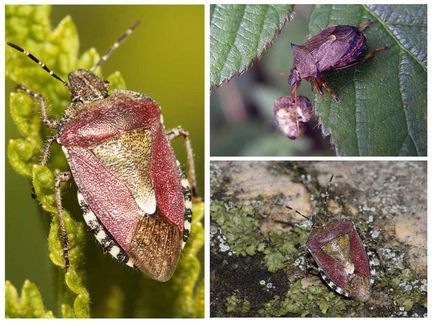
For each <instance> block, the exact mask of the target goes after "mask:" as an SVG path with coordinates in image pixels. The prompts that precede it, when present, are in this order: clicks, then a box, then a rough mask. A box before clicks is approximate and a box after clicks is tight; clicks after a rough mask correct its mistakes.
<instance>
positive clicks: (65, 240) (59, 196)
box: [54, 172, 72, 271]
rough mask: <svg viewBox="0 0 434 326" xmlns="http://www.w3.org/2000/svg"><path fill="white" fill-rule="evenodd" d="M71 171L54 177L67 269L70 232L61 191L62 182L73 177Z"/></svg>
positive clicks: (66, 267) (66, 266) (60, 231)
mask: <svg viewBox="0 0 434 326" xmlns="http://www.w3.org/2000/svg"><path fill="white" fill-rule="evenodd" d="M71 177H72V176H71V173H70V172H60V173H58V174H57V175H56V178H55V179H54V194H55V198H56V208H57V216H58V218H59V233H60V237H61V239H62V247H63V259H64V260H65V270H66V271H67V270H68V268H69V266H70V264H69V254H68V247H69V242H68V234H67V233H66V228H65V221H64V219H63V208H62V194H61V191H60V184H61V183H62V182H67V181H68V180H70V179H71Z"/></svg>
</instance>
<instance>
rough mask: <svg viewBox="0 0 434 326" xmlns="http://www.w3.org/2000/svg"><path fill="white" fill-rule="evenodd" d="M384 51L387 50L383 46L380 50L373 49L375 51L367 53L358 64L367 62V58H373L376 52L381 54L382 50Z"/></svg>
mask: <svg viewBox="0 0 434 326" xmlns="http://www.w3.org/2000/svg"><path fill="white" fill-rule="evenodd" d="M386 49H387V46H383V47H382V48H375V49H373V50H371V51H369V52H368V53H367V54H366V55H365V57H364V58H363V59H362V60H360V61H359V62H358V63H359V64H362V63H364V62H365V61H366V60H368V59H369V58H371V57H373V56H374V55H375V54H376V53H377V52H381V51H384V50H386Z"/></svg>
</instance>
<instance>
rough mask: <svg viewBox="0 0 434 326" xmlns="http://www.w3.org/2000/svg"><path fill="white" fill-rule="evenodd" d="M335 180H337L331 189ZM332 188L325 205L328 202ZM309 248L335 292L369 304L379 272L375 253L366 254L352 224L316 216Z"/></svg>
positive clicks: (325, 199)
mask: <svg viewBox="0 0 434 326" xmlns="http://www.w3.org/2000/svg"><path fill="white" fill-rule="evenodd" d="M332 179H333V176H331V178H330V181H329V185H330V183H331V182H332ZM328 188H329V187H327V191H326V195H325V197H324V204H326V202H327V200H328ZM287 207H288V208H290V209H292V208H291V207H289V206H287ZM296 212H297V213H298V214H300V215H302V216H303V217H305V218H307V217H306V216H304V215H303V214H301V213H300V212H298V211H296ZM324 220H325V221H326V222H324ZM306 246H307V249H308V250H309V252H310V253H311V254H312V257H313V258H314V260H315V262H316V263H317V265H318V267H319V272H320V275H321V277H322V279H323V280H324V281H325V282H326V284H327V285H328V286H329V287H330V288H331V289H333V290H334V291H336V292H337V293H339V294H340V295H343V296H345V297H348V298H352V299H355V300H359V301H367V300H369V298H370V296H371V286H372V284H373V283H374V277H375V269H374V266H373V263H372V260H371V259H370V257H369V256H370V255H371V253H367V252H366V249H365V247H364V245H363V243H362V240H361V239H360V236H359V234H358V232H357V229H356V227H355V225H354V223H353V222H352V221H350V220H345V219H333V218H330V217H328V216H326V215H322V214H320V215H317V216H314V226H313V229H312V232H311V233H310V235H309V238H308V240H307V243H306Z"/></svg>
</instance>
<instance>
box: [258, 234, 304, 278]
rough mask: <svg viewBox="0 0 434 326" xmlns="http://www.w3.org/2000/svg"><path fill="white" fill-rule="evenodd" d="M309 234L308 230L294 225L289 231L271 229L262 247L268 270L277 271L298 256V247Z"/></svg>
mask: <svg viewBox="0 0 434 326" xmlns="http://www.w3.org/2000/svg"><path fill="white" fill-rule="evenodd" d="M308 236H309V231H308V230H306V229H304V228H301V227H298V226H296V227H294V228H293V229H292V230H291V231H290V232H289V233H288V232H283V231H273V232H271V233H270V234H269V243H268V245H267V246H266V247H265V248H264V250H263V252H264V254H265V256H264V262H265V265H266V266H267V268H268V270H269V271H270V272H272V273H274V272H277V271H278V270H279V269H283V268H285V267H287V266H289V265H292V264H293V262H295V261H296V259H297V257H298V256H299V248H300V247H302V246H303V245H304V244H305V243H306V241H307V238H308Z"/></svg>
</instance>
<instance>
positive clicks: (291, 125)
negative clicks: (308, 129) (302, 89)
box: [273, 96, 313, 139]
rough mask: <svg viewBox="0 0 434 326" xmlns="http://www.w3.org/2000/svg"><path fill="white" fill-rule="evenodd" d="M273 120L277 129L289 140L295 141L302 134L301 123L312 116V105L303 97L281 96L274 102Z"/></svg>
mask: <svg viewBox="0 0 434 326" xmlns="http://www.w3.org/2000/svg"><path fill="white" fill-rule="evenodd" d="M273 113H274V119H275V121H276V125H277V127H278V128H279V129H280V130H281V131H282V132H283V133H284V134H285V135H286V136H287V137H288V138H290V139H296V138H297V137H298V136H300V135H301V134H302V132H303V123H306V122H308V121H309V120H310V119H311V118H312V115H313V110H312V105H311V103H310V101H309V99H308V98H307V97H305V96H297V99H296V101H293V100H292V98H291V97H290V96H282V97H279V98H278V99H276V100H275V101H274V109H273Z"/></svg>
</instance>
